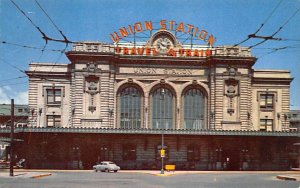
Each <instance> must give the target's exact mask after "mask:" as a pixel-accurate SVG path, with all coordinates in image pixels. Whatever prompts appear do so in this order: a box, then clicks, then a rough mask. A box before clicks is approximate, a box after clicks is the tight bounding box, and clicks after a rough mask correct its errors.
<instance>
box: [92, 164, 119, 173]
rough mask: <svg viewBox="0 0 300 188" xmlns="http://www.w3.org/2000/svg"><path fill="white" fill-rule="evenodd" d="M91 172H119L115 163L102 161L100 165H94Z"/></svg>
mask: <svg viewBox="0 0 300 188" xmlns="http://www.w3.org/2000/svg"><path fill="white" fill-rule="evenodd" d="M93 170H94V171H95V172H98V171H101V172H109V171H114V172H118V170H120V167H119V166H117V165H116V164H115V163H113V162H111V161H102V162H101V163H100V164H97V165H94V166H93Z"/></svg>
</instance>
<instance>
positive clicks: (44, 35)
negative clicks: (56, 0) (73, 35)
mask: <svg viewBox="0 0 300 188" xmlns="http://www.w3.org/2000/svg"><path fill="white" fill-rule="evenodd" d="M10 1H11V2H12V3H13V4H14V6H15V7H16V8H17V9H18V10H19V11H20V12H21V13H22V14H23V15H24V16H25V17H26V18H27V19H28V20H29V21H30V23H31V24H32V25H33V26H34V27H35V28H36V29H37V30H38V31H39V33H41V35H42V39H43V40H45V42H46V43H48V41H53V42H60V43H65V44H66V45H67V44H68V43H74V42H72V41H70V40H68V39H67V38H64V39H63V40H61V39H55V38H51V37H48V36H47V35H46V34H45V32H43V31H42V30H41V29H40V28H39V27H38V26H37V25H36V24H35V23H34V22H33V21H32V20H31V19H30V18H29V16H27V14H26V13H25V12H24V11H23V10H22V9H21V8H20V7H19V6H18V5H17V4H16V3H15V2H14V1H13V0H10Z"/></svg>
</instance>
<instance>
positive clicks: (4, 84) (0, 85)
mask: <svg viewBox="0 0 300 188" xmlns="http://www.w3.org/2000/svg"><path fill="white" fill-rule="evenodd" d="M25 83H27V81H26V82H18V83H12V84H3V85H0V87H4V86H12V85H20V84H25Z"/></svg>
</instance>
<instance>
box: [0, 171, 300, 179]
mask: <svg viewBox="0 0 300 188" xmlns="http://www.w3.org/2000/svg"><path fill="white" fill-rule="evenodd" d="M59 172H65V173H68V172H86V173H91V172H93V170H49V169H15V170H14V177H21V178H42V177H46V176H51V175H52V174H54V173H59ZM118 173H143V174H149V175H154V176H174V175H181V174H237V173H238V174H240V173H244V174H274V177H276V178H278V179H281V180H293V181H300V172H299V171H174V172H172V171H171V172H168V171H164V174H161V171H160V170H120V171H119V172H118ZM3 177H7V178H12V177H10V176H9V169H4V170H0V178H3Z"/></svg>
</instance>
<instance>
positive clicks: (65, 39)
mask: <svg viewBox="0 0 300 188" xmlns="http://www.w3.org/2000/svg"><path fill="white" fill-rule="evenodd" d="M35 3H36V4H37V5H38V6H39V8H40V9H41V10H42V11H43V12H44V14H45V15H46V16H47V17H48V19H49V20H50V22H51V23H52V24H53V26H54V27H55V28H56V29H57V30H58V32H59V33H60V34H61V36H62V37H63V38H64V42H65V43H66V46H68V44H69V43H71V41H70V40H69V39H68V38H67V37H66V35H65V34H64V33H63V32H62V30H61V29H59V28H58V26H57V25H56V24H55V23H54V21H53V19H52V18H51V17H50V16H49V14H48V13H47V12H46V11H45V9H44V8H43V7H42V6H41V4H40V3H39V2H38V1H37V0H35Z"/></svg>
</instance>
